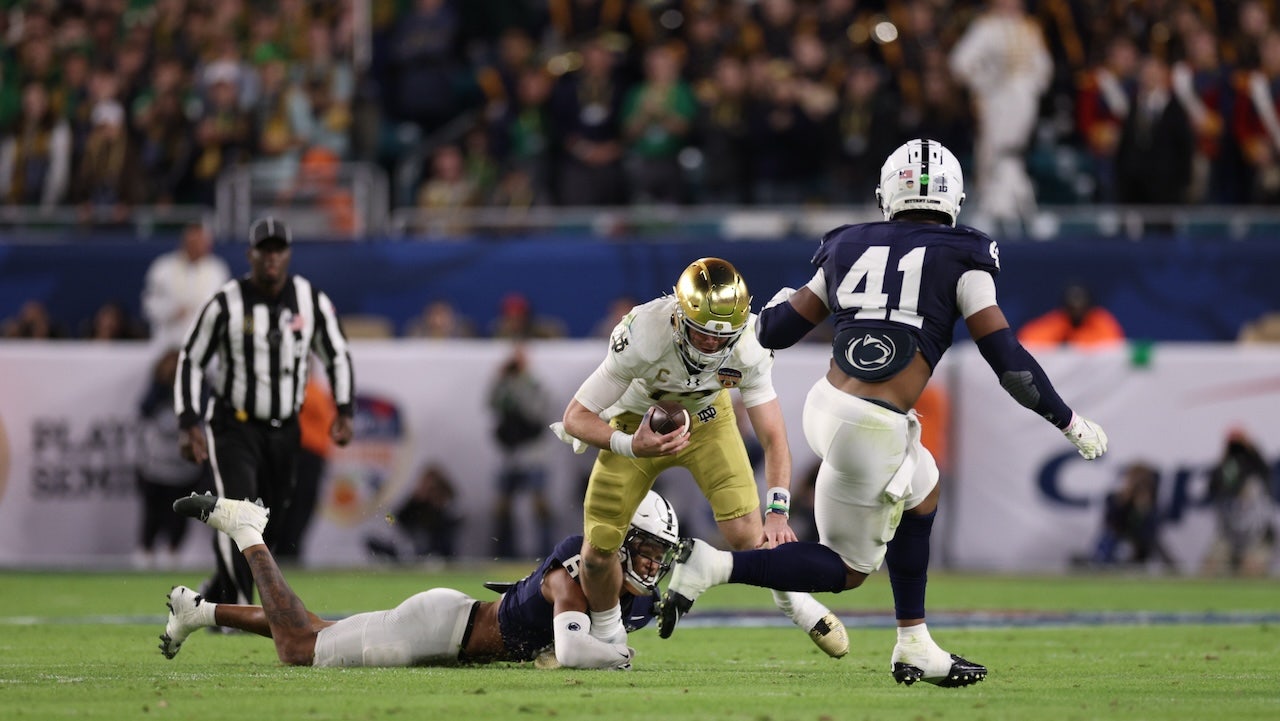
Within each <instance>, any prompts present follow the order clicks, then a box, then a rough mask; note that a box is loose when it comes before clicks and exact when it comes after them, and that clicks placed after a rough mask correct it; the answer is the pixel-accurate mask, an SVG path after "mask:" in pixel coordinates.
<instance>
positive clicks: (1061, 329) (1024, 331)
mask: <svg viewBox="0 0 1280 721" xmlns="http://www.w3.org/2000/svg"><path fill="white" fill-rule="evenodd" d="M1018 340H1019V341H1020V342H1021V343H1022V344H1023V345H1026V346H1072V347H1075V348H1111V347H1116V346H1118V345H1120V344H1122V343H1124V340H1125V335H1124V328H1122V327H1121V326H1120V322H1119V321H1117V320H1116V318H1115V316H1113V315H1112V314H1111V311H1109V310H1107V309H1106V308H1103V307H1102V306H1100V305H1096V304H1095V303H1094V302H1093V293H1091V292H1090V291H1089V289H1088V288H1086V287H1085V286H1083V285H1080V284H1079V283H1072V284H1070V285H1068V286H1067V287H1066V288H1065V289H1064V290H1063V291H1062V304H1061V305H1060V306H1059V307H1057V308H1054V309H1053V310H1051V311H1049V312H1048V313H1045V314H1044V315H1041V316H1037V317H1035V318H1032V319H1031V320H1029V321H1027V322H1026V323H1025V324H1023V326H1022V327H1021V328H1019V329H1018Z"/></svg>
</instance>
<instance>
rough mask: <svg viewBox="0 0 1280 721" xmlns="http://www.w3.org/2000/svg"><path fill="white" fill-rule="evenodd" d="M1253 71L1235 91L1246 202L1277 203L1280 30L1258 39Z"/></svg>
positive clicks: (1279, 178)
mask: <svg viewBox="0 0 1280 721" xmlns="http://www.w3.org/2000/svg"><path fill="white" fill-rule="evenodd" d="M1259 53H1260V55H1261V57H1260V59H1259V63H1258V67H1257V69H1256V70H1253V71H1249V72H1246V73H1244V74H1243V75H1242V76H1241V77H1240V79H1239V81H1238V83H1237V88H1236V102H1235V118H1234V130H1235V136H1236V141H1237V142H1238V143H1239V144H1240V151H1241V153H1242V154H1243V156H1244V161H1245V164H1246V169H1247V170H1248V177H1249V180H1248V185H1247V190H1246V192H1247V197H1248V199H1249V201H1250V202H1253V203H1264V204H1273V203H1275V202H1277V201H1280V30H1273V31H1270V32H1268V33H1267V34H1266V35H1264V36H1263V37H1262V40H1261V46H1260V48H1259Z"/></svg>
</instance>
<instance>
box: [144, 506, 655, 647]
mask: <svg viewBox="0 0 1280 721" xmlns="http://www.w3.org/2000/svg"><path fill="white" fill-rule="evenodd" d="M173 508H174V510H175V511H177V512H178V513H181V514H183V515H186V516H191V517H193V518H198V519H200V520H202V521H204V522H205V523H207V524H209V525H210V526H212V527H213V528H215V529H217V530H219V531H222V532H223V533H226V534H227V535H229V536H231V539H232V540H233V541H235V543H236V545H237V546H238V547H239V548H240V551H241V553H243V554H244V557H245V559H246V560H248V561H249V565H250V567H251V568H252V569H253V579H254V583H255V584H256V585H257V587H258V593H259V594H260V596H261V597H262V605H261V606H237V605H231V604H224V603H212V602H210V601H207V600H205V599H204V598H202V597H201V596H200V595H199V594H197V593H196V592H195V591H193V590H191V589H190V588H187V587H185V586H175V587H174V588H173V590H172V591H170V592H169V620H168V623H167V624H166V625H165V630H164V633H163V634H162V635H161V636H160V651H161V652H162V653H163V654H164V655H165V657H166V658H173V657H174V656H176V655H177V653H178V651H179V650H180V649H181V648H182V644H183V642H184V641H186V639H187V638H188V637H189V636H190V635H191V634H192V633H193V632H194V631H196V630H197V629H199V628H203V627H206V626H227V627H230V628H237V629H240V630H242V631H249V632H252V633H256V634H259V635H261V636H267V637H269V638H271V639H272V640H273V641H275V645H276V654H277V655H278V656H279V657H280V660H281V661H282V662H284V663H286V664H289V665H294V666H425V665H445V664H456V663H487V662H492V661H529V660H534V661H535V663H536V665H537V666H539V667H540V668H548V667H550V668H554V667H558V666H564V667H567V668H594V669H627V668H630V664H631V659H632V657H633V656H634V655H635V649H633V648H631V647H629V646H627V644H626V643H625V641H626V639H625V637H624V638H623V639H622V641H620V642H617V643H604V642H602V641H600V640H599V639H597V638H595V637H594V636H592V635H591V634H590V633H589V629H590V625H591V621H590V619H589V618H588V617H587V615H586V613H585V612H586V610H587V599H586V596H584V595H583V593H582V588H581V586H579V578H578V576H579V573H580V569H581V556H580V555H579V549H580V548H581V547H582V537H581V536H569V537H568V538H565V539H564V540H562V541H560V543H559V544H558V545H557V546H556V547H555V549H554V550H552V551H551V553H550V555H548V556H547V558H546V559H544V560H543V561H542V563H541V565H539V566H538V568H537V570H535V571H534V572H533V573H531V574H529V575H528V576H526V577H525V578H523V579H521V580H520V581H517V582H515V583H486V584H485V586H486V587H488V588H490V589H491V590H495V591H499V592H501V593H502V596H501V598H499V599H498V600H496V601H477V600H476V599H474V598H471V597H470V596H468V595H466V594H464V593H462V592H461V591H455V590H453V589H450V588H433V589H431V590H429V591H424V592H422V593H419V594H416V595H414V596H412V597H411V598H409V599H408V600H406V601H404V602H403V603H401V604H400V605H399V606H397V607H396V608H394V609H391V610H387V611H373V612H369V613H360V614H356V615H354V616H349V617H347V618H344V619H342V620H340V621H327V620H324V619H322V618H320V617H318V616H316V615H315V614H314V613H312V612H310V611H308V610H307V608H306V606H304V605H303V603H302V599H300V598H298V596H297V595H296V594H294V592H293V590H292V589H291V588H289V584H288V583H286V582H285V579H284V576H283V575H282V574H281V572H280V568H279V566H277V565H276V562H275V559H274V558H273V557H272V556H271V552H270V551H269V550H267V547H266V545H265V544H264V543H263V542H262V529H263V528H265V527H266V523H267V517H268V515H269V512H268V510H267V509H266V508H263V507H262V506H261V505H258V504H256V503H251V502H249V501H236V500H232V499H228V498H218V497H216V496H211V495H208V494H206V495H203V496H198V495H196V494H194V493H193V494H192V495H191V496H189V497H187V498H182V499H179V500H178V501H176V502H175V503H174V504H173ZM679 540H680V531H679V522H678V521H677V519H676V514H675V511H674V510H673V509H672V508H671V504H669V503H667V501H666V499H664V498H663V497H662V496H660V495H658V494H657V493H654V492H649V493H648V494H647V495H646V496H645V497H644V498H643V499H642V501H641V503H640V505H639V507H638V508H637V509H636V511H635V513H634V514H633V515H632V517H631V523H630V524H629V525H628V527H627V533H626V537H625V539H624V541H623V543H622V545H621V553H620V554H618V555H616V556H614V564H615V565H617V566H618V571H619V574H620V575H621V579H622V580H621V581H620V583H619V586H618V587H617V588H620V589H621V590H620V591H615V602H616V603H618V604H619V605H620V607H621V609H622V613H623V615H624V617H625V619H626V622H625V623H626V629H627V630H628V631H632V630H635V629H637V628H641V627H643V626H645V625H646V624H647V623H648V622H649V620H650V619H652V618H653V615H654V606H655V602H656V601H657V598H658V581H659V580H661V579H662V577H663V576H664V575H666V572H667V570H668V569H669V568H670V565H671V561H672V560H673V556H674V554H675V548H676V544H677V543H678V542H679Z"/></svg>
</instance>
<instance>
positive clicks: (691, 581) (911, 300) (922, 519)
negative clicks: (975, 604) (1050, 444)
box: [658, 140, 1107, 686]
mask: <svg viewBox="0 0 1280 721" xmlns="http://www.w3.org/2000/svg"><path fill="white" fill-rule="evenodd" d="M876 197H877V198H878V199H879V201H880V207H881V209H882V210H883V211H884V217H885V221H884V222H874V223H863V224H859V225H846V226H842V227H839V228H836V229H835V230H832V231H831V232H829V233H827V234H826V236H825V237H824V238H823V239H822V243H821V245H820V246H819V247H818V252H817V253H816V254H815V255H814V257H813V264H814V265H815V266H816V267H817V272H816V273H815V274H814V276H813V278H812V280H810V281H809V283H808V284H807V285H806V286H805V287H803V288H801V289H800V290H798V291H797V290H792V289H790V288H784V289H782V291H780V292H779V293H778V294H777V295H775V296H774V298H773V300H772V301H771V302H770V303H769V304H768V305H767V306H766V307H765V309H764V310H763V311H761V313H760V317H759V325H758V328H757V332H758V336H759V338H760V342H761V344H763V345H764V347H766V348H786V347H788V346H790V345H792V344H794V343H795V342H796V341H798V340H800V338H802V337H803V336H804V335H805V334H806V333H808V332H809V330H810V329H812V328H813V326H814V325H815V324H817V323H819V322H821V321H822V320H823V319H825V318H826V317H827V316H829V315H831V316H834V318H833V320H834V323H835V332H836V336H835V340H834V341H833V344H832V350H833V360H832V361H831V365H830V369H829V370H828V371H827V373H826V375H825V376H823V377H822V378H820V379H818V381H817V383H815V384H814V386H813V388H812V390H810V391H809V395H808V397H807V398H806V400H805V406H804V432H805V437H806V438H807V439H808V441H809V445H810V446H811V447H812V448H813V450H814V452H815V453H817V454H818V455H819V456H821V458H822V462H821V466H820V468H819V471H818V479H817V485H816V488H815V498H814V516H815V521H816V523H817V526H818V534H819V538H820V540H821V543H788V544H783V545H781V546H778V547H777V548H774V549H771V550H763V551H754V552H747V553H732V554H730V553H724V552H721V551H717V550H715V549H714V548H712V547H711V546H710V545H708V544H706V543H704V542H702V541H696V540H691V541H689V542H688V543H685V544H682V548H681V555H680V559H683V560H678V561H677V564H676V566H675V569H674V571H673V572H672V575H671V581H670V583H669V584H668V587H667V592H666V594H665V595H664V597H663V602H662V604H661V607H660V611H659V621H658V631H659V635H661V636H662V637H664V638H665V637H667V636H669V635H670V634H671V632H672V631H673V630H674V628H675V624H676V622H677V621H678V620H679V618H680V616H681V615H682V614H683V613H684V612H685V611H687V610H688V609H689V607H690V605H691V604H692V603H693V601H694V599H696V598H697V597H698V595H699V594H701V593H702V592H704V591H705V590H706V589H707V588H709V587H711V586H714V585H718V584H721V583H728V582H733V583H748V584H753V585H757V586H765V587H768V588H779V589H789V590H796V591H832V592H838V591H841V590H844V589H847V588H857V587H858V586H860V585H861V584H862V582H863V581H864V580H866V578H867V576H868V574H870V573H872V572H874V571H875V570H876V569H878V568H879V567H880V565H881V564H882V563H887V564H888V566H889V583H890V586H891V587H892V589H893V599H894V611H895V614H896V616H897V619H898V623H897V625H898V641H897V644H896V645H895V646H894V649H893V655H892V658H891V661H890V669H891V671H892V673H893V677H894V679H896V680H897V681H898V682H899V683H905V684H907V685H910V684H913V683H915V682H916V681H919V680H924V681H927V682H930V683H934V684H937V685H939V686H967V685H969V684H972V683H976V682H978V681H981V680H982V679H983V678H985V677H986V674H987V669H986V668H985V667H983V666H981V665H979V664H976V663H972V662H970V661H967V660H965V659H963V658H961V657H960V656H957V655H955V654H951V653H948V652H946V651H944V650H943V649H942V648H941V647H939V646H938V644H937V643H935V642H934V640H933V639H932V638H931V637H930V635H929V631H928V629H927V628H926V626H925V584H926V579H927V575H928V573H927V572H928V567H929V536H930V533H931V531H932V528H933V519H934V516H935V514H936V509H937V505H938V493H939V486H938V467H937V465H936V464H935V462H934V459H933V456H931V455H930V454H929V451H928V450H927V449H925V447H924V446H923V445H921V443H920V421H919V420H918V418H917V417H916V414H915V412H914V411H913V410H912V408H913V407H914V406H915V404H916V401H917V400H918V399H919V397H920V394H921V393H922V392H923V391H924V388H925V384H926V383H928V381H929V377H930V375H931V374H932V372H933V369H934V367H935V366H936V365H937V363H938V360H939V359H940V358H941V357H942V354H943V353H944V352H945V351H946V349H947V348H948V347H949V346H950V345H951V331H952V327H953V326H954V324H955V321H956V320H957V319H958V318H964V320H965V324H966V325H967V326H968V329H969V333H970V335H971V336H972V337H973V338H974V339H975V340H976V342H977V345H978V349H979V350H980V351H981V353H982V357H983V358H984V359H985V360H986V361H987V363H988V364H989V365H990V366H991V368H992V369H993V370H994V371H995V372H996V377H997V379H998V380H999V382H1000V385H1001V387H1003V388H1004V389H1005V390H1006V391H1007V392H1008V393H1009V394H1010V395H1011V396H1013V398H1014V400H1016V401H1017V402H1018V403H1020V404H1022V405H1023V406H1025V407H1027V408H1029V409H1031V410H1032V411H1034V412H1036V413H1037V414H1039V415H1040V416H1041V417H1043V418H1044V419H1045V420H1046V421H1048V422H1049V423H1052V424H1053V425H1054V426H1055V427H1057V428H1058V429H1059V430H1061V431H1062V432H1063V433H1064V434H1065V435H1066V437H1067V440H1069V441H1070V442H1071V443H1073V444H1074V445H1075V446H1076V448H1077V449H1078V450H1079V452H1080V455H1081V456H1083V457H1084V458H1085V459H1086V460H1092V459H1094V458H1097V457H1098V456H1101V455H1102V454H1103V453H1104V452H1106V450H1107V435H1106V433H1104V432H1103V431H1102V428H1101V427H1100V426H1098V424H1096V423H1094V422H1092V421H1090V420H1088V419H1086V418H1085V417H1083V416H1080V415H1078V414H1076V413H1074V412H1072V410H1071V408H1069V407H1068V406H1067V404H1066V403H1065V402H1063V400H1062V398H1061V397H1059V396H1058V393H1057V392H1056V391H1055V390H1054V388H1053V385H1052V384H1051V383H1050V382H1049V378H1048V377H1047V376H1046V375H1045V373H1044V371H1043V370H1042V369H1041V368H1040V365H1039V364H1038V363H1036V361H1035V359H1034V358H1032V357H1031V355H1030V354H1028V353H1027V351H1026V350H1025V349H1024V348H1023V347H1022V346H1021V345H1020V344H1019V343H1018V341H1017V339H1016V338H1015V336H1014V334H1013V331H1011V330H1010V329H1009V324H1008V322H1006V321H1005V317H1004V313H1003V312H1002V311H1001V310H1000V307H999V306H998V305H996V288H995V277H996V275H997V274H998V273H999V270H1000V255H999V252H998V250H997V247H996V244H995V242H994V241H992V240H991V239H990V238H989V237H987V236H986V235H985V234H983V233H982V232H980V231H978V230H974V229H973V228H970V227H966V226H957V225H956V217H957V216H958V215H959V213H960V204H961V203H962V202H963V201H964V179H963V177H962V174H961V170H960V164H959V163H958V162H956V159H955V156H954V155H952V154H951V152H950V151H948V150H947V149H946V148H945V147H943V146H942V145H941V144H939V143H937V142H935V141H930V140H912V141H910V142H908V143H906V144H905V145H903V146H902V147H900V148H898V149H897V150H895V151H893V153H892V154H891V155H890V156H889V158H888V160H886V161H885V163H884V166H883V167H882V168H881V170H880V185H879V187H878V188H877V189H876Z"/></svg>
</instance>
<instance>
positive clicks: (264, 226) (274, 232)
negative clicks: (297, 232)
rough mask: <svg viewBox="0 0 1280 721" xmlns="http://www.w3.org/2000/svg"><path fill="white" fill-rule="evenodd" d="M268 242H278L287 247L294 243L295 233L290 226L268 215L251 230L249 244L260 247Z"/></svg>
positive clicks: (256, 222)
mask: <svg viewBox="0 0 1280 721" xmlns="http://www.w3.org/2000/svg"><path fill="white" fill-rule="evenodd" d="M268 240H278V241H280V242H282V243H284V244H285V245H291V244H292V243H293V233H291V232H290V231H289V226H287V225H285V224H284V221H282V220H279V219H278V218H275V217H273V216H270V215H268V216H267V217H265V218H260V219H258V220H257V221H255V222H254V224H253V225H252V226H251V227H250V228H249V243H250V244H251V245H252V246H253V247H255V248H256V247H258V246H260V245H262V244H263V243H265V242H267V241H268Z"/></svg>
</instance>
